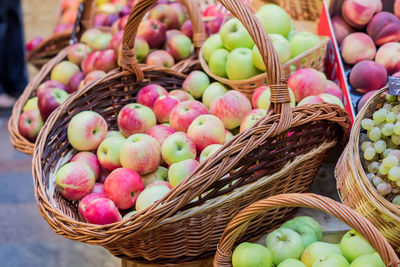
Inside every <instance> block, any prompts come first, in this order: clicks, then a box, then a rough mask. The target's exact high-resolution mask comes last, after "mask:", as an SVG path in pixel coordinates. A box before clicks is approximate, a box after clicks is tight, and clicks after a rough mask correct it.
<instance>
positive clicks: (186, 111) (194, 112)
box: [169, 100, 208, 132]
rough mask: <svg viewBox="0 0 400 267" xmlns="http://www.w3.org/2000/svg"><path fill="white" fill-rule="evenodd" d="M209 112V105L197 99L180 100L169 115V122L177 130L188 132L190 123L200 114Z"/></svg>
mask: <svg viewBox="0 0 400 267" xmlns="http://www.w3.org/2000/svg"><path fill="white" fill-rule="evenodd" d="M204 114H208V109H207V107H206V106H205V105H204V104H203V103H201V102H199V101H196V100H187V101H183V102H180V103H179V104H178V105H176V106H175V107H174V109H173V110H172V111H171V113H170V116H169V123H170V124H171V127H172V128H173V129H175V130H176V131H180V132H187V129H188V128H189V126H190V124H192V122H193V121H194V119H196V118H197V117H198V116H200V115H204Z"/></svg>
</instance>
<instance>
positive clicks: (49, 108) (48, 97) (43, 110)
mask: <svg viewBox="0 0 400 267" xmlns="http://www.w3.org/2000/svg"><path fill="white" fill-rule="evenodd" d="M68 96H69V94H68V93H67V92H65V91H64V90H61V89H55V88H48V89H47V90H46V91H44V92H43V93H41V94H40V95H38V106H39V110H40V115H41V116H42V118H43V120H47V118H48V117H49V116H50V114H51V113H52V112H53V111H54V110H55V109H56V108H58V107H59V106H60V105H61V104H62V103H64V101H65V100H67V98H68Z"/></svg>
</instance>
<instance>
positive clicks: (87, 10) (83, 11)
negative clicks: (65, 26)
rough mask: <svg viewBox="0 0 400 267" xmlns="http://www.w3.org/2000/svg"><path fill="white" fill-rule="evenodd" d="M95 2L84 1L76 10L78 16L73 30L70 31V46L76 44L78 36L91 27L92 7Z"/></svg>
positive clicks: (90, 0) (91, 0)
mask: <svg viewBox="0 0 400 267" xmlns="http://www.w3.org/2000/svg"><path fill="white" fill-rule="evenodd" d="M95 4H96V1H94V0H84V1H82V2H81V3H80V5H79V9H78V15H77V17H76V20H75V23H74V28H73V29H72V34H71V38H70V45H73V44H75V43H76V42H78V39H79V38H80V36H81V35H82V34H83V33H84V32H85V31H86V30H87V29H90V28H91V27H92V26H93V15H94V12H93V11H94V6H95Z"/></svg>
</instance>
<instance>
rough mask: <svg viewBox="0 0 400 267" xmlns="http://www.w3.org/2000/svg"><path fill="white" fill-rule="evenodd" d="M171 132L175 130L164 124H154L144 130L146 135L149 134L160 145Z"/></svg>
mask: <svg viewBox="0 0 400 267" xmlns="http://www.w3.org/2000/svg"><path fill="white" fill-rule="evenodd" d="M173 133H176V131H175V130H174V129H172V128H171V127H169V126H166V125H155V126H153V127H151V128H150V129H148V130H147V132H146V134H147V135H150V136H151V137H153V138H154V139H156V140H157V142H158V143H159V144H160V147H161V146H162V144H163V143H164V141H165V139H167V137H168V136H170V135H171V134H173Z"/></svg>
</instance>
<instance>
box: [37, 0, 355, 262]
mask: <svg viewBox="0 0 400 267" xmlns="http://www.w3.org/2000/svg"><path fill="white" fill-rule="evenodd" d="M155 1H156V0H151V1H149V0H142V1H140V2H138V4H137V6H136V9H135V10H134V12H133V13H132V14H131V17H130V19H129V22H128V24H127V28H126V30H125V36H124V39H123V50H122V51H121V53H120V61H119V63H120V66H121V70H114V71H112V72H110V73H108V74H107V76H106V77H104V78H103V79H102V80H99V81H96V82H95V83H93V84H90V85H88V86H86V87H85V88H84V89H83V90H82V91H79V92H78V93H77V94H75V95H74V97H73V98H69V99H68V100H67V101H66V102H65V103H64V104H63V105H62V106H61V107H59V108H58V109H57V110H56V111H55V112H53V114H52V115H51V116H50V117H49V119H48V121H47V122H46V124H45V126H44V127H43V129H42V131H41V132H40V134H39V138H38V141H37V142H36V146H35V151H34V155H33V177H34V190H35V195H36V199H37V203H38V207H39V210H40V213H41V214H42V216H43V217H44V218H45V220H46V221H47V222H48V223H49V225H50V226H51V228H52V229H53V230H54V231H55V232H56V233H57V234H59V235H62V236H64V237H67V238H69V239H71V240H75V241H80V242H85V243H88V244H93V245H101V246H103V247H105V248H106V249H108V250H109V251H110V252H111V253H112V254H113V255H115V256H117V257H121V258H125V259H128V260H132V261H141V262H153V263H163V264H165V263H169V262H174V263H182V262H190V261H193V260H199V259H202V258H204V257H207V256H211V255H213V254H215V250H216V247H217V244H218V241H219V238H220V236H221V234H222V232H223V229H224V228H225V226H226V225H227V223H228V222H229V221H230V220H231V219H232V218H233V216H234V215H235V214H236V213H237V212H238V210H240V209H242V208H244V207H246V206H247V205H249V204H251V203H253V202H255V201H257V200H259V199H262V198H265V197H267V196H271V195H276V194H281V193H289V192H307V191H308V190H309V187H310V184H311V183H312V181H313V178H314V177H315V174H316V172H317V170H318V169H319V166H320V164H321V162H322V161H323V160H324V158H325V155H326V154H327V152H328V150H329V149H330V148H331V147H333V146H335V145H337V144H338V142H339V139H341V137H343V136H346V134H345V133H347V131H348V127H349V124H350V120H349V117H348V115H347V113H345V111H344V110H343V109H341V108H339V106H337V105H329V104H319V105H312V106H301V107H297V108H295V109H293V110H292V109H290V106H289V103H290V97H289V93H288V89H287V86H286V85H285V84H280V77H281V68H280V64H279V59H278V56H277V55H276V54H275V52H274V50H273V46H272V44H271V42H270V40H269V39H268V36H267V35H266V33H265V31H264V30H263V29H262V27H261V26H260V24H259V23H258V21H257V20H256V18H255V17H254V15H253V13H252V12H251V11H250V9H249V8H247V7H245V6H244V5H243V4H242V3H241V2H239V1H236V0H221V3H222V4H223V5H224V6H225V7H226V8H227V9H228V10H231V11H232V14H234V15H235V16H237V17H238V18H239V19H240V20H242V21H244V20H246V22H247V23H246V25H248V30H249V32H250V33H251V35H252V36H253V37H254V40H255V41H256V43H257V44H258V46H259V48H260V51H262V52H263V54H264V55H270V56H269V57H266V59H267V60H266V64H267V65H268V66H269V68H268V69H269V70H270V72H269V75H268V78H269V80H268V83H269V84H272V86H271V88H272V100H273V101H274V103H275V104H274V107H275V109H274V110H270V111H269V112H268V116H266V117H265V118H264V119H262V120H260V121H259V122H257V123H256V124H255V125H254V126H253V127H252V128H250V129H248V130H247V131H244V132H242V133H240V134H238V135H237V136H235V138H233V139H232V140H231V141H229V142H228V143H227V144H225V145H224V146H223V147H222V148H221V149H220V150H219V152H218V153H215V154H214V155H213V156H212V157H210V158H209V159H208V160H207V161H205V162H204V163H202V164H201V165H200V166H199V167H198V168H197V169H196V170H195V172H194V173H193V174H192V175H191V177H188V178H187V179H185V180H184V181H183V182H182V183H181V184H179V185H178V186H177V187H175V188H174V189H173V190H172V191H171V192H170V193H169V194H167V195H166V196H165V197H164V198H163V199H162V200H160V201H159V202H158V203H161V202H162V205H161V206H159V205H158V203H155V204H154V205H153V206H152V207H150V208H149V209H147V210H145V211H143V212H140V213H138V214H137V215H134V216H133V217H131V218H130V219H128V220H125V221H121V222H118V223H114V224H110V225H105V226H99V225H92V224H87V223H83V222H81V221H80V220H79V217H78V212H77V203H76V202H70V201H67V200H65V199H64V198H62V197H61V195H60V194H59V193H58V191H57V190H55V186H54V182H55V173H56V171H57V170H58V168H59V167H60V166H62V165H63V164H65V163H66V162H68V160H69V159H70V158H71V157H72V156H73V155H74V154H75V153H77V151H75V150H73V149H72V147H71V145H70V144H69V142H68V138H67V125H68V122H69V121H70V119H71V118H72V117H73V116H74V115H75V114H77V113H79V112H81V111H84V110H89V109H90V110H93V111H96V112H98V113H99V114H101V115H102V116H103V117H104V118H105V119H106V121H107V123H108V125H109V129H117V121H116V120H117V115H118V113H119V111H120V109H121V108H122V107H123V106H124V105H125V104H127V103H131V102H135V100H136V94H137V92H138V91H139V90H140V89H141V88H142V87H143V86H145V85H147V84H149V83H157V84H160V85H162V86H164V87H165V88H166V89H167V90H173V89H177V88H181V85H182V83H183V81H184V79H185V76H184V75H182V74H180V73H177V72H176V71H174V70H170V69H165V68H161V67H142V68H141V67H140V66H139V65H138V64H137V62H136V61H135V56H134V53H133V51H134V49H133V44H134V38H135V34H136V31H137V27H138V24H139V23H140V21H141V19H142V17H143V14H144V13H145V12H146V11H147V10H148V9H149V8H150V7H151V6H152V4H154V2H155ZM192 178H193V179H192ZM294 211H295V209H292V208H288V209H284V210H280V211H279V212H278V213H276V214H274V215H273V216H269V217H266V216H264V217H262V218H260V219H259V220H257V221H254V222H253V223H252V225H251V226H250V227H249V231H248V233H247V235H246V236H244V237H243V240H247V239H249V238H253V237H254V236H258V235H259V234H261V233H263V232H264V231H265V229H268V228H271V227H274V226H276V225H279V224H281V223H282V222H283V220H285V218H287V217H288V216H289V217H290V216H291V215H292V214H293V213H294ZM128 221H129V223H128Z"/></svg>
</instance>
